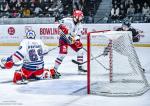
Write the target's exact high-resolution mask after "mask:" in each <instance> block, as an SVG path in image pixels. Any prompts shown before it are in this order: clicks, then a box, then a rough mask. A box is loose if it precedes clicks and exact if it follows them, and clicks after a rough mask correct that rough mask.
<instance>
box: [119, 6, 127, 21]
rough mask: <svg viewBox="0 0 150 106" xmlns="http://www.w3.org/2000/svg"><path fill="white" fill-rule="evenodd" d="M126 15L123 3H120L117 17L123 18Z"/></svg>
mask: <svg viewBox="0 0 150 106" xmlns="http://www.w3.org/2000/svg"><path fill="white" fill-rule="evenodd" d="M125 16H126V10H125V8H124V5H123V4H121V5H120V11H119V19H124V18H125Z"/></svg>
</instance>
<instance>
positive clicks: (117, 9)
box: [111, 5, 119, 20]
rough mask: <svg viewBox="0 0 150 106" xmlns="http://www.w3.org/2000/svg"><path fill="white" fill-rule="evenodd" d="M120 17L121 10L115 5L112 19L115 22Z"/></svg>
mask: <svg viewBox="0 0 150 106" xmlns="http://www.w3.org/2000/svg"><path fill="white" fill-rule="evenodd" d="M118 17H119V8H118V6H117V5H115V6H114V7H113V8H112V10H111V18H112V19H114V20H115V19H118Z"/></svg>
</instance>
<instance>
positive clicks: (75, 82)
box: [0, 47, 150, 106]
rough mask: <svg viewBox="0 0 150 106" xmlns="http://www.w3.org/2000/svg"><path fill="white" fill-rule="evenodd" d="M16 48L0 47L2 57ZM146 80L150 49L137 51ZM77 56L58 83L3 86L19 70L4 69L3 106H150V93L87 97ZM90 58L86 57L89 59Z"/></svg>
mask: <svg viewBox="0 0 150 106" xmlns="http://www.w3.org/2000/svg"><path fill="white" fill-rule="evenodd" d="M15 50H16V47H0V58H1V57H3V56H9V55H10V54H11V53H13V52H14V51H15ZM136 51H137V54H138V56H139V58H140V61H141V64H142V66H143V67H144V68H145V69H146V73H145V75H146V77H147V78H148V79H150V55H149V53H150V48H136ZM57 55H58V49H57V50H55V51H53V52H51V53H49V55H48V56H46V57H45V61H46V63H45V64H46V66H45V67H48V68H51V67H52V66H53V65H54V61H55V58H56V57H57ZM75 57H76V53H75V52H73V51H72V50H69V54H68V55H67V57H66V58H65V60H64V62H63V64H62V65H61V67H60V68H59V72H60V73H62V77H61V78H60V79H58V80H43V81H42V80H41V81H36V82H30V83H29V84H27V85H14V84H13V83H1V82H7V81H10V80H11V79H12V78H13V72H14V70H15V69H16V68H15V67H14V68H13V69H11V70H2V69H1V70H0V106H1V105H2V106H150V91H148V92H146V93H145V94H143V95H142V96H138V97H104V96H96V95H87V94H86V89H85V90H83V92H82V93H78V92H77V93H76V91H77V90H79V89H80V88H83V87H85V86H86V75H78V72H77V65H75V64H73V63H72V62H71V59H72V58H75ZM85 58H86V57H85Z"/></svg>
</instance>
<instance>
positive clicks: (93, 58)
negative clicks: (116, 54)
mask: <svg viewBox="0 0 150 106" xmlns="http://www.w3.org/2000/svg"><path fill="white" fill-rule="evenodd" d="M83 50H85V51H86V52H87V50H86V49H85V48H83ZM104 52H105V50H104ZM104 52H103V53H102V54H100V55H98V56H96V57H94V56H93V55H92V54H91V56H92V59H91V60H96V61H97V63H99V64H100V65H101V66H102V67H103V68H104V69H106V70H109V69H108V68H107V67H105V66H104V65H103V64H102V63H101V62H100V61H99V60H97V58H98V57H100V56H106V55H105V54H104Z"/></svg>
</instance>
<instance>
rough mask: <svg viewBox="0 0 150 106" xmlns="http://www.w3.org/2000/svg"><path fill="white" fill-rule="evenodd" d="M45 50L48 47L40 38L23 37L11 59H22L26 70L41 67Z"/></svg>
mask: <svg viewBox="0 0 150 106" xmlns="http://www.w3.org/2000/svg"><path fill="white" fill-rule="evenodd" d="M47 51H48V47H47V46H45V45H44V43H43V42H42V41H41V40H36V39H25V40H23V41H22V42H21V43H20V46H19V49H18V50H17V51H16V52H15V53H14V54H13V61H14V62H15V60H20V61H21V60H23V68H26V69H28V70H38V69H42V68H43V67H44V61H43V54H44V53H45V52H47Z"/></svg>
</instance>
